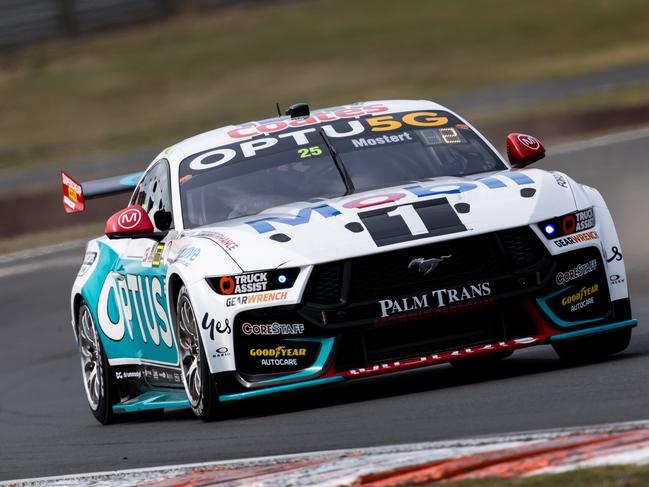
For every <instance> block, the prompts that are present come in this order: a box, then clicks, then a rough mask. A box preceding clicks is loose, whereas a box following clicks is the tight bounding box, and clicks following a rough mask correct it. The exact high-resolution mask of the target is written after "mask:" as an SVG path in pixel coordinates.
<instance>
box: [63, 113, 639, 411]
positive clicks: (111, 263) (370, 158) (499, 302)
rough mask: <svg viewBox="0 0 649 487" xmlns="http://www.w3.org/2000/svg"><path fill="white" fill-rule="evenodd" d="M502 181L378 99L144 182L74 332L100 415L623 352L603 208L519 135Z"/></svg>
mask: <svg viewBox="0 0 649 487" xmlns="http://www.w3.org/2000/svg"><path fill="white" fill-rule="evenodd" d="M507 152H508V156H509V161H510V164H508V163H507V162H505V161H504V160H503V159H502V157H501V156H500V155H499V154H498V152H497V151H496V150H495V149H494V148H493V146H492V145H491V144H490V143H489V142H488V141H487V140H485V139H484V137H482V136H481V135H480V134H479V133H478V132H477V131H476V130H475V129H474V128H473V127H472V126H471V125H470V124H469V123H468V122H466V121H465V120H463V119H462V118H461V117H459V116H458V115H457V114H455V113H453V112H452V111H450V110H448V109H446V108H444V107H442V106H440V105H438V104H436V103H432V102H429V101H409V100H399V101H375V102H365V103H355V104H352V105H346V106H339V107H334V108H327V109H322V110H317V111H310V110H309V107H308V106H307V105H305V104H297V105H293V106H292V107H291V108H290V109H289V110H288V111H287V115H286V116H283V117H277V118H272V119H268V120H261V121H257V122H251V123H246V124H242V125H236V126H229V127H224V128H221V129H218V130H214V131H211V132H207V133H204V134H201V135H198V136H196V137H192V138H190V139H187V140H185V141H183V142H180V143H179V144H176V145H174V146H172V147H170V148H168V149H166V150H164V151H163V152H162V153H160V155H159V156H158V157H156V158H155V160H154V161H153V162H152V163H151V164H150V165H149V167H148V168H147V170H146V171H145V172H144V173H138V174H131V175H126V176H117V177H114V178H107V179H102V180H96V181H90V182H87V183H83V184H79V183H77V182H76V181H75V180H74V179H72V177H70V176H69V175H67V174H66V173H62V182H63V193H64V195H63V204H64V207H65V209H66V211H68V212H76V211H82V210H83V208H84V205H85V200H86V199H89V198H92V197H98V196H102V195H109V194H115V193H118V192H122V191H132V192H133V193H132V196H131V199H130V201H129V203H128V205H127V207H126V208H125V209H123V210H121V211H119V212H118V213H116V214H114V215H113V216H112V217H110V219H109V220H108V222H107V224H106V235H105V236H104V237H101V238H97V239H94V240H91V241H90V242H89V243H88V246H87V249H86V254H85V258H84V260H83V264H82V266H81V269H80V270H79V274H78V277H77V279H76V281H75V283H74V286H73V288H72V296H71V311H72V327H73V330H74V333H75V337H76V339H77V340H78V345H79V350H80V354H81V366H82V372H83V381H84V385H85V389H86V393H87V398H88V402H89V404H90V408H91V410H92V412H93V414H94V416H95V417H96V418H97V419H98V420H99V421H100V422H102V423H110V422H111V421H114V420H115V418H116V417H117V416H118V415H119V414H123V413H126V414H128V413H133V412H136V411H142V410H154V411H156V410H157V411H161V410H163V409H164V408H172V407H183V406H189V407H191V408H192V409H193V411H194V412H195V414H196V415H197V416H199V417H201V418H203V419H204V420H211V419H214V418H215V417H217V416H218V412H219V405H220V404H221V403H224V402H229V401H238V400H242V399H245V398H249V397H255V396H262V395H265V394H272V393H278V392H283V391H290V390H294V389H300V388H306V387H313V386H320V385H324V384H331V383H335V382H343V381H347V380H353V379H355V378H361V377H368V376H374V375H379V374H385V373H390V372H393V371H399V370H404V369H412V368H417V367H424V366H430V365H434V364H439V363H443V362H459V363H461V364H463V365H471V364H480V363H484V362H485V361H489V360H497V359H501V358H503V357H505V356H508V355H510V354H511V353H512V351H513V350H515V349H518V348H522V347H529V346H533V345H541V344H548V343H549V344H552V345H553V346H554V348H555V350H556V351H557V352H558V354H559V356H560V357H561V358H563V359H566V360H590V359H594V358H599V357H603V356H606V355H609V354H612V353H615V352H618V351H620V350H623V349H624V348H625V347H626V346H627V345H628V343H629V339H630V336H631V328H633V327H634V326H635V325H636V321H635V320H633V319H632V317H631V308H630V302H629V294H628V290H627V284H626V274H625V269H624V260H623V257H622V252H621V250H620V242H619V240H618V237H617V234H616V231H615V227H614V225H613V221H612V219H611V215H610V214H609V211H608V209H607V207H606V204H605V203H604V200H603V199H602V197H601V195H600V194H599V192H598V191H597V190H595V189H593V188H590V187H587V186H584V185H581V184H578V183H576V182H575V181H573V180H572V179H571V178H570V177H568V176H567V175H565V174H562V173H559V172H548V171H543V170H539V169H523V167H525V166H527V165H529V164H530V163H532V162H534V161H536V160H538V159H540V158H542V157H543V156H544V153H545V152H544V149H543V146H542V145H541V143H540V142H539V141H538V140H537V139H536V138H534V137H532V136H529V135H523V134H510V135H509V136H508V138H507Z"/></svg>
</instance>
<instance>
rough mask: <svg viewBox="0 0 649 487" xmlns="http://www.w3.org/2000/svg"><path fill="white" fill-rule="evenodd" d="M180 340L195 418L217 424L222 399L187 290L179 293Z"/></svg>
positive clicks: (184, 382) (181, 364)
mask: <svg viewBox="0 0 649 487" xmlns="http://www.w3.org/2000/svg"><path fill="white" fill-rule="evenodd" d="M176 332H177V333H176V336H177V337H178V351H179V354H180V367H181V369H182V376H183V384H184V385H185V392H186V393H187V398H188V399H189V403H190V404H191V407H192V410H193V411H194V414H195V415H196V416H198V417H199V418H201V419H202V420H203V421H213V420H214V419H216V417H217V415H218V412H219V408H218V406H219V398H218V395H217V392H216V386H215V384H214V381H213V380H212V375H211V374H210V370H209V365H208V363H207V357H206V356H205V351H204V349H203V345H202V341H201V334H200V331H199V326H198V322H197V320H196V315H195V314H194V307H193V306H192V302H191V300H190V299H189V294H188V293H187V289H186V288H185V286H183V287H182V288H181V289H180V292H179V293H178V301H177V305H176Z"/></svg>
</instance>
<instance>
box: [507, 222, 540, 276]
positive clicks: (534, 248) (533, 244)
mask: <svg viewBox="0 0 649 487" xmlns="http://www.w3.org/2000/svg"><path fill="white" fill-rule="evenodd" d="M498 236H499V237H500V241H501V242H502V244H503V248H504V250H505V253H506V254H507V256H508V258H509V260H510V262H511V263H512V264H513V265H514V267H517V268H522V267H528V266H531V265H534V264H536V263H538V261H539V260H540V259H542V258H543V257H544V256H545V255H546V253H547V251H546V249H545V248H544V247H543V244H541V242H539V239H538V237H537V236H536V235H535V234H534V232H533V231H532V229H531V228H529V227H521V228H513V229H511V230H504V231H502V232H498Z"/></svg>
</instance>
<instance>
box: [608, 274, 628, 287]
mask: <svg viewBox="0 0 649 487" xmlns="http://www.w3.org/2000/svg"><path fill="white" fill-rule="evenodd" d="M624 280H625V279H624V278H623V277H622V276H621V275H619V274H611V276H610V277H609V281H610V282H611V284H614V285H615V284H622V283H623V282H624Z"/></svg>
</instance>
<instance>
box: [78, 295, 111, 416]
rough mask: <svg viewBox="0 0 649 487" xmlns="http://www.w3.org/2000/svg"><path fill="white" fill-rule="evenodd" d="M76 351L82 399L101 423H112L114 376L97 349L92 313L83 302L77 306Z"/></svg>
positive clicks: (99, 349) (106, 360)
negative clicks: (77, 335) (82, 388)
mask: <svg viewBox="0 0 649 487" xmlns="http://www.w3.org/2000/svg"><path fill="white" fill-rule="evenodd" d="M77 323H79V352H80V355H81V374H82V376H83V386H84V388H85V390H86V398H87V399H88V405H89V406H90V410H91V411H92V414H93V416H94V417H95V419H97V421H99V422H100V423H101V424H110V423H112V422H114V421H115V413H114V412H113V405H114V404H115V403H117V401H118V393H117V384H116V383H115V379H114V374H113V372H112V370H111V368H110V365H109V364H108V359H106V354H105V353H104V351H103V349H102V348H101V342H100V340H99V335H98V334H97V328H95V324H94V320H93V319H92V313H91V312H90V308H88V305H87V304H86V302H85V301H83V302H82V303H81V306H80V307H79V316H78V321H77Z"/></svg>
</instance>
